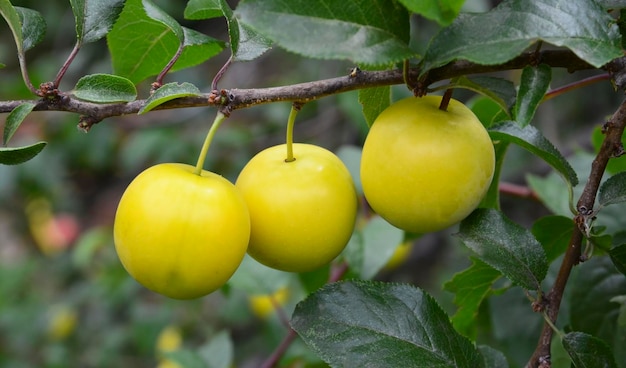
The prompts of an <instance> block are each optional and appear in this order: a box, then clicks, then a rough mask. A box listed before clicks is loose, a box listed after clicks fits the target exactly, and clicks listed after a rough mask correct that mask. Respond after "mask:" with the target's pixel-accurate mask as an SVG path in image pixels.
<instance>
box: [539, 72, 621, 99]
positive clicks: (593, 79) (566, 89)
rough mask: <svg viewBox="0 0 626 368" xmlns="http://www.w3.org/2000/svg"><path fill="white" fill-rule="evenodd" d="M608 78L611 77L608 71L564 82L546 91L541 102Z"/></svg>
mask: <svg viewBox="0 0 626 368" xmlns="http://www.w3.org/2000/svg"><path fill="white" fill-rule="evenodd" d="M610 78H611V76H610V75H609V73H604V74H599V75H594V76H592V77H589V78H585V79H581V80H579V81H576V82H572V83H569V84H566V85H564V86H561V87H558V88H555V89H553V90H550V91H548V92H547V93H546V95H545V96H543V101H542V102H546V101H548V100H550V99H552V98H554V97H557V96H560V95H562V94H564V93H567V92H569V91H573V90H575V89H578V88H582V87H585V86H588V85H590V84H594V83H596V82H600V81H603V80H607V79H610Z"/></svg>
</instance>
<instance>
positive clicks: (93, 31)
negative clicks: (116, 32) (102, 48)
mask: <svg viewBox="0 0 626 368" xmlns="http://www.w3.org/2000/svg"><path fill="white" fill-rule="evenodd" d="M124 1H125V0H70V4H71V5H72V12H73V13H74V19H75V21H76V39H77V41H78V43H79V44H82V43H89V42H95V41H98V40H99V39H101V38H102V37H104V36H106V34H107V33H109V31H110V30H111V28H113V24H114V23H115V21H116V20H117V18H118V17H119V15H120V13H121V12H122V9H123V8H124Z"/></svg>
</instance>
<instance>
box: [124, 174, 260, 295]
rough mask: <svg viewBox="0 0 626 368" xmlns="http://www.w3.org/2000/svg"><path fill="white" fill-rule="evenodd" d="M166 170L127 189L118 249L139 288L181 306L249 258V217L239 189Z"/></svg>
mask: <svg viewBox="0 0 626 368" xmlns="http://www.w3.org/2000/svg"><path fill="white" fill-rule="evenodd" d="M193 170H194V167H193V166H190V165H185V164H177V163H166V164H159V165H155V166H152V167H150V168H148V169H146V170H145V171H143V172H142V173H141V174H139V175H138V176H137V177H136V178H135V179H134V180H133V181H132V182H131V183H130V185H129V186H128V188H127V189H126V191H125V192H124V194H123V196H122V199H121V200H120V203H119V205H118V208H117V212H116V215H115V223H114V229H113V232H114V242H115V249H116V251H117V254H118V256H119V259H120V261H121V262H122V265H123V266H124V268H126V270H127V271H128V273H129V274H130V275H131V276H132V277H133V278H135V280H137V281H138V282H139V283H140V284H142V285H143V286H145V287H146V288H148V289H150V290H153V291H155V292H157V293H160V294H163V295H165V296H168V297H170V298H174V299H193V298H197V297H201V296H204V295H207V294H209V293H211V292H213V291H215V290H217V289H218V288H220V287H221V286H222V285H224V284H225V283H226V282H227V281H228V279H229V278H230V277H231V276H232V274H233V273H234V272H235V270H236V269H237V267H239V264H240V263H241V261H242V260H243V257H244V255H245V253H246V249H247V245H248V240H249V237H250V217H249V213H248V209H247V206H246V203H245V202H244V200H243V197H242V196H241V194H240V193H239V191H238V190H237V189H236V188H235V186H234V185H233V184H232V183H231V182H229V181H228V180H226V179H225V178H223V177H221V176H219V175H217V174H214V173H212V172H209V171H204V170H203V171H202V173H201V175H196V174H194V173H193Z"/></svg>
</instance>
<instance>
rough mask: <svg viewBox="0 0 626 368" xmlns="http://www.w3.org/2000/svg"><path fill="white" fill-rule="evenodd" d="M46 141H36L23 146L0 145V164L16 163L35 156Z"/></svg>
mask: <svg viewBox="0 0 626 368" xmlns="http://www.w3.org/2000/svg"><path fill="white" fill-rule="evenodd" d="M46 144H47V143H46V142H37V143H34V144H31V145H30V146H23V147H15V148H8V147H0V164H3V165H17V164H21V163H22V162H26V161H28V160H30V159H31V158H33V157H35V156H37V155H38V154H39V152H41V150H42V149H43V148H44V147H45V146H46Z"/></svg>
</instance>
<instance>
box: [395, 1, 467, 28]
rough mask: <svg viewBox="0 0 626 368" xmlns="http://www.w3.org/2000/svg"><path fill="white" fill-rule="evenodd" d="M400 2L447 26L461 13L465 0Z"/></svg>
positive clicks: (411, 9)
mask: <svg viewBox="0 0 626 368" xmlns="http://www.w3.org/2000/svg"><path fill="white" fill-rule="evenodd" d="M400 2H401V3H402V4H403V5H404V6H406V7H407V8H408V9H409V10H410V11H412V12H414V13H417V14H420V15H422V16H424V17H426V18H428V19H431V20H434V21H435V22H437V23H439V24H440V25H442V26H447V25H448V24H450V23H451V22H452V21H453V20H454V18H456V17H457V15H459V11H460V10H461V7H462V6H463V3H464V2H465V0H447V1H441V0H400Z"/></svg>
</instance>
